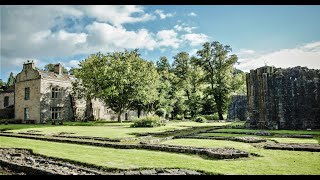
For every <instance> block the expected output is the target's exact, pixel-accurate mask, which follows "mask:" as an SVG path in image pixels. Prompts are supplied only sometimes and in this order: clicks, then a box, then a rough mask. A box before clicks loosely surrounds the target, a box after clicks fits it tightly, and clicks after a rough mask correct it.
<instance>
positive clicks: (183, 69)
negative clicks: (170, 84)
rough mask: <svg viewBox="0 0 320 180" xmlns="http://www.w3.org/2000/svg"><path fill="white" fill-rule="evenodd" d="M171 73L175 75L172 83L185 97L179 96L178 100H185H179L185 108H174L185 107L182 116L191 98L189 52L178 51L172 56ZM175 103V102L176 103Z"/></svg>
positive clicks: (187, 108) (185, 112)
mask: <svg viewBox="0 0 320 180" xmlns="http://www.w3.org/2000/svg"><path fill="white" fill-rule="evenodd" d="M173 58H174V62H173V73H174V74H175V75H176V77H177V78H176V82H174V85H175V86H176V90H177V91H179V90H181V91H183V92H184V93H185V94H184V95H185V96H186V98H179V99H180V100H183V99H185V102H179V103H178V104H179V105H182V104H184V106H185V107H186V108H176V109H181V110H182V109H185V110H184V112H183V113H184V116H185V115H186V114H187V113H188V112H187V111H188V110H189V106H188V104H187V103H188V101H190V99H191V78H192V77H191V73H192V72H191V71H192V70H191V68H192V67H191V60H190V57H189V54H188V53H186V52H180V53H178V54H177V55H176V56H174V57H173ZM176 104H177V103H176Z"/></svg>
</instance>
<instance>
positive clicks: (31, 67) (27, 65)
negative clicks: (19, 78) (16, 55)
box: [23, 60, 35, 70]
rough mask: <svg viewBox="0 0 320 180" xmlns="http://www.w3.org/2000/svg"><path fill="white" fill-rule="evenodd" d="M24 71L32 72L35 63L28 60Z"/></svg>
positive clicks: (24, 64)
mask: <svg viewBox="0 0 320 180" xmlns="http://www.w3.org/2000/svg"><path fill="white" fill-rule="evenodd" d="M23 69H25V70H30V69H35V65H34V62H33V61H31V62H30V60H28V61H27V62H26V63H23Z"/></svg>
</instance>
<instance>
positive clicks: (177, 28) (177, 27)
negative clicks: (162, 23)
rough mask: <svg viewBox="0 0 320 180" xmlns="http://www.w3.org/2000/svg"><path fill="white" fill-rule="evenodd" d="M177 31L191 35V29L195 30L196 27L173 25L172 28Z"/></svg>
mask: <svg viewBox="0 0 320 180" xmlns="http://www.w3.org/2000/svg"><path fill="white" fill-rule="evenodd" d="M173 28H174V29H175V30H177V31H185V32H187V33H191V32H192V30H193V29H196V28H197V27H189V26H184V25H178V24H177V25H175V26H174V27H173Z"/></svg>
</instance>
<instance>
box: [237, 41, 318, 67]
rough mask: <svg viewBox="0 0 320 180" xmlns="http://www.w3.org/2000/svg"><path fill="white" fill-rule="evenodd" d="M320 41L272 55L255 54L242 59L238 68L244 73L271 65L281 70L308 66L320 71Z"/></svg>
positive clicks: (275, 52)
mask: <svg viewBox="0 0 320 180" xmlns="http://www.w3.org/2000/svg"><path fill="white" fill-rule="evenodd" d="M319 59H320V41H318V42H313V43H308V44H305V45H302V46H298V47H296V48H292V49H281V50H278V51H274V52H270V53H264V54H260V53H253V54H252V56H251V57H246V58H241V56H240V55H239V62H240V64H239V65H237V66H236V67H237V68H239V69H241V70H243V71H246V72H248V71H250V70H251V69H256V68H258V67H261V66H264V65H269V66H275V67H281V68H288V67H295V66H302V67H304V66H306V67H308V68H313V69H320V61H319Z"/></svg>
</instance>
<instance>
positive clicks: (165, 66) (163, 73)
mask: <svg viewBox="0 0 320 180" xmlns="http://www.w3.org/2000/svg"><path fill="white" fill-rule="evenodd" d="M156 69H157V72H158V74H159V76H160V77H159V78H160V85H159V88H158V92H159V98H158V101H157V102H156V107H155V108H156V109H160V108H163V109H165V111H166V116H167V117H168V116H169V115H172V111H173V106H174V104H175V101H176V99H175V98H174V93H175V92H174V90H173V81H174V79H175V78H176V77H175V75H174V73H172V69H171V66H170V64H169V62H168V60H167V58H166V57H164V56H163V57H161V58H160V59H159V61H157V62H156Z"/></svg>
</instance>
